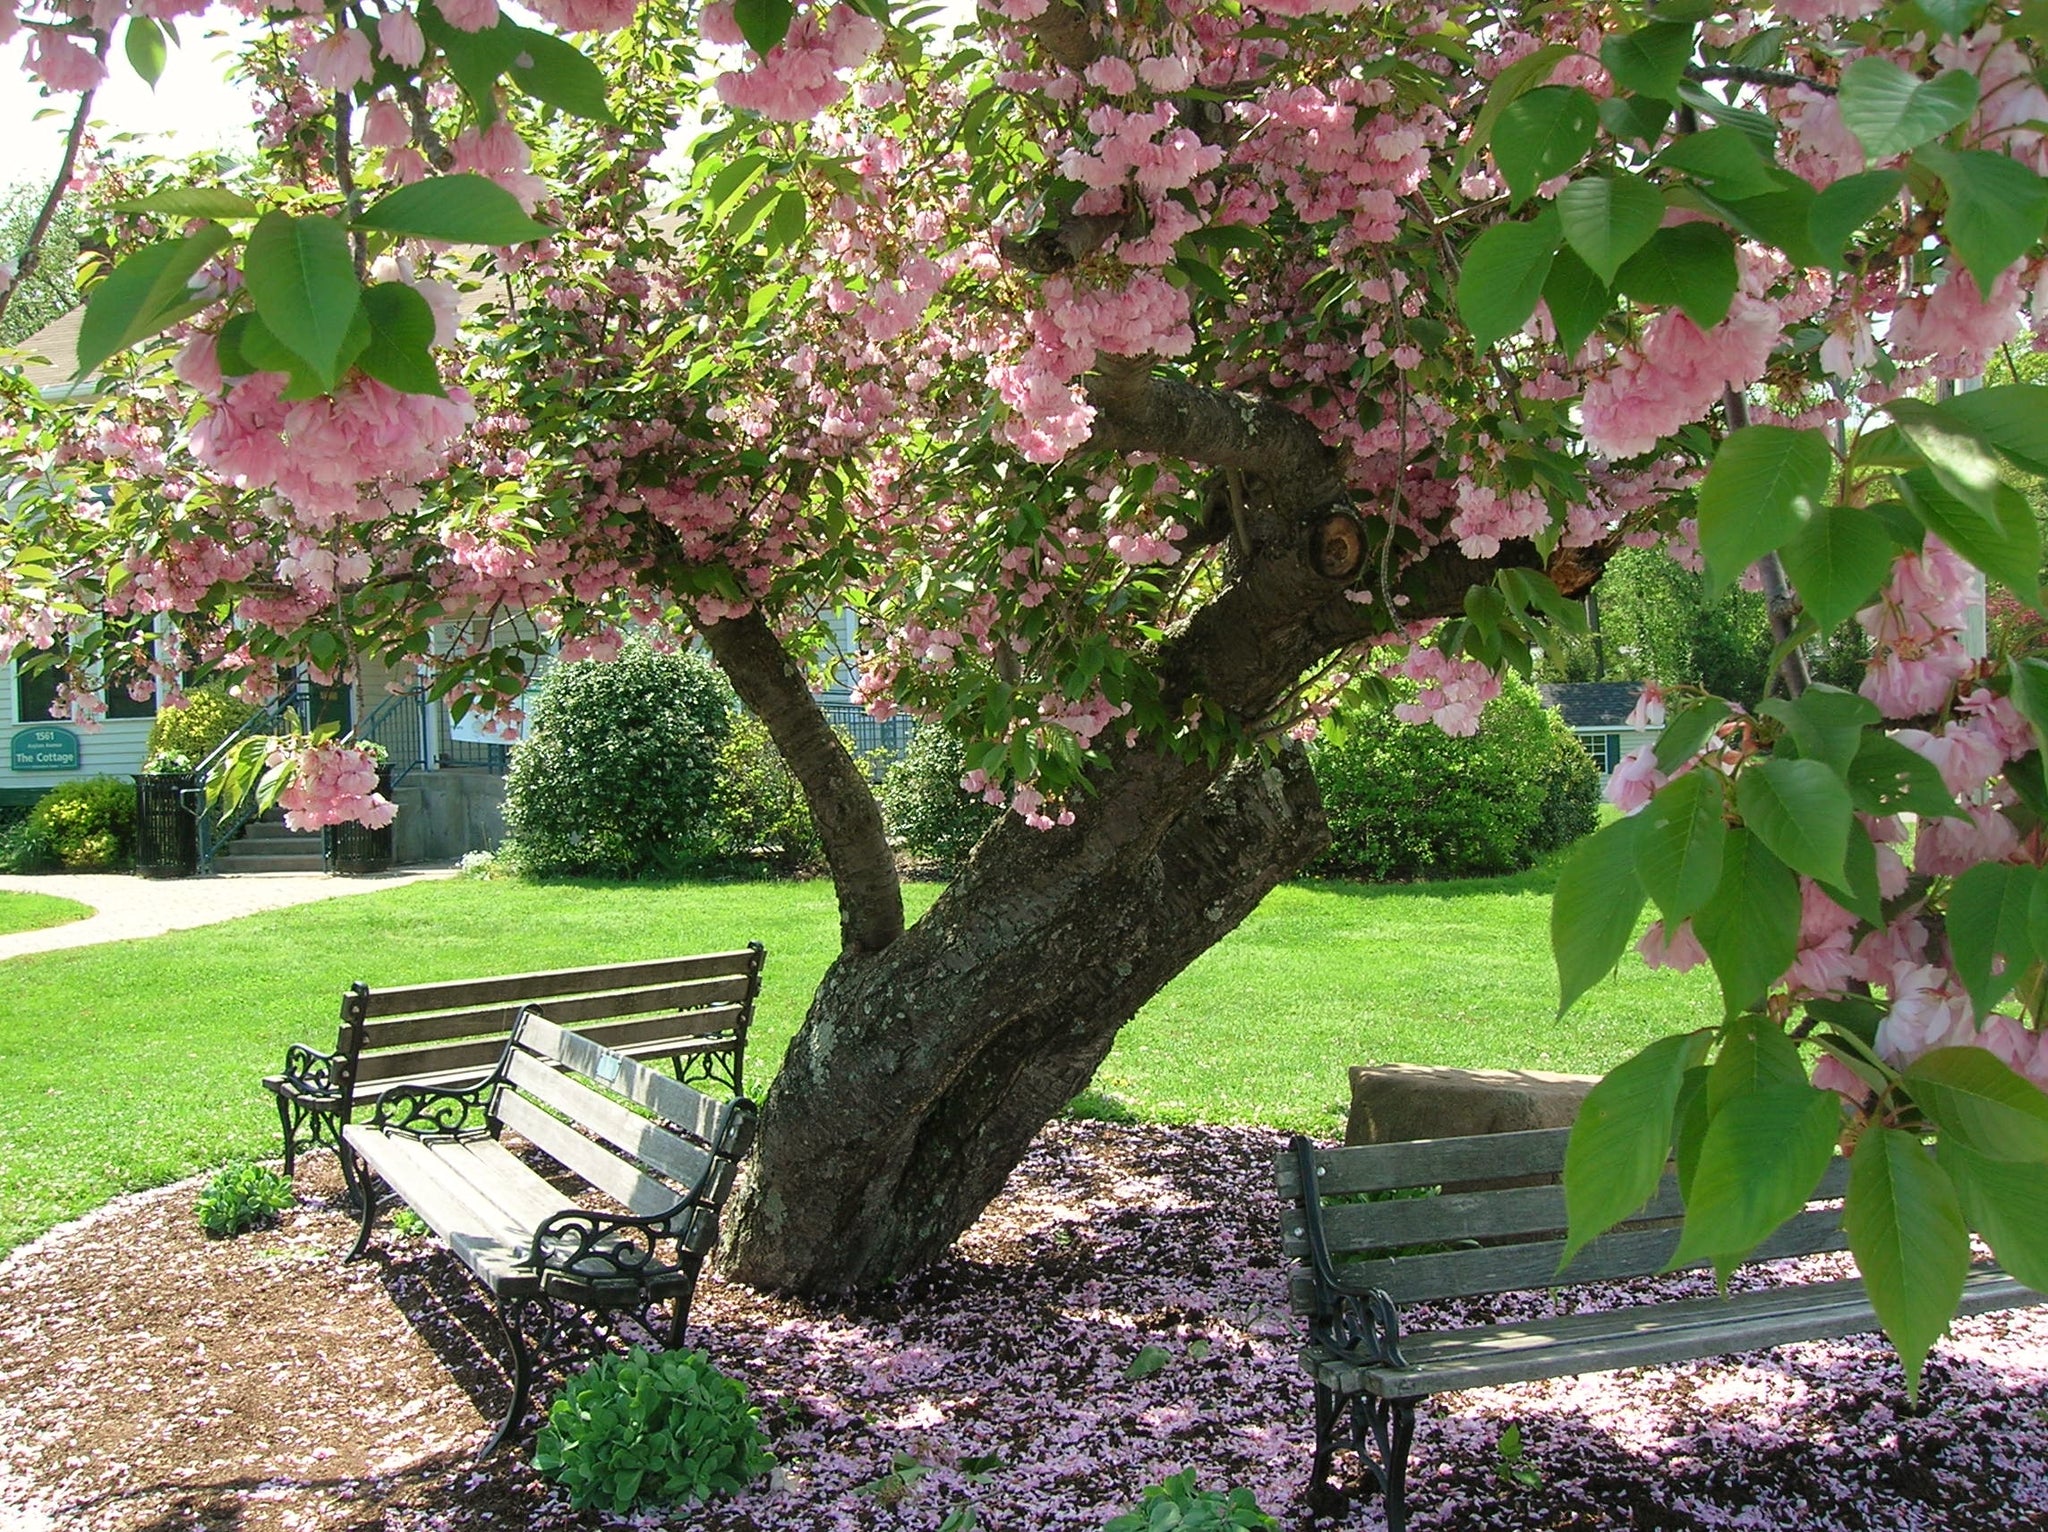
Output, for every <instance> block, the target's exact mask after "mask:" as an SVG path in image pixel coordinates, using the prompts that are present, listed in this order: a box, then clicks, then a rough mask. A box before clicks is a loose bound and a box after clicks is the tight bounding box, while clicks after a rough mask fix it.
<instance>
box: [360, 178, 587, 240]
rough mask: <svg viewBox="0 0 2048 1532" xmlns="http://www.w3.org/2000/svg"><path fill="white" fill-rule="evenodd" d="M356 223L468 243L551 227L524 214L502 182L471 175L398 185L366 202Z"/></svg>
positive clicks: (525, 236)
mask: <svg viewBox="0 0 2048 1532" xmlns="http://www.w3.org/2000/svg"><path fill="white" fill-rule="evenodd" d="M355 227H356V228H358V229H372V230H375V231H377V232H379V233H382V234H406V235H410V236H412V237H413V238H415V239H445V240H448V241H450V242H451V243H454V244H470V245H522V244H525V243H526V242H527V241H528V240H532V239H541V238H544V237H545V236H546V235H547V234H548V233H549V232H550V230H549V229H548V226H547V225H546V224H542V223H535V222H534V221H533V220H532V219H531V218H529V217H527V216H526V214H525V213H524V212H522V211H521V210H520V207H519V199H518V198H517V197H515V196H513V195H512V194H511V193H510V192H508V191H506V190H505V188H504V187H502V186H500V185H498V183H497V182H495V181H493V180H490V179H489V178H488V177H485V176H479V175H469V174H463V175H453V176H435V177H433V178H432V179H430V180H426V181H415V182H413V183H412V184H411V185H410V186H401V187H399V188H398V190H396V191H394V192H392V193H390V194H389V195H388V196H384V197H380V198H378V199H377V201H375V202H373V203H372V204H370V206H369V207H368V208H366V209H365V210H364V211H363V212H362V213H361V214H359V215H358V216H357V218H356V221H355Z"/></svg>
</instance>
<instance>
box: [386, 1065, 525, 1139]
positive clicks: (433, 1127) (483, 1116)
mask: <svg viewBox="0 0 2048 1532" xmlns="http://www.w3.org/2000/svg"><path fill="white" fill-rule="evenodd" d="M496 1083H497V1077H496V1076H495V1075H493V1076H492V1077H490V1078H489V1079H486V1080H481V1081H479V1082H478V1083H477V1084H475V1085H471V1086H467V1087H465V1088H463V1089H460V1090H450V1089H446V1088H443V1087H440V1086H433V1085H399V1086H394V1087H393V1088H392V1089H390V1090H388V1091H385V1092H384V1093H383V1094H382V1095H381V1096H379V1097H377V1099H376V1101H375V1102H374V1103H373V1104H372V1111H371V1115H370V1124H369V1125H370V1126H371V1127H372V1128H377V1129H383V1130H385V1131H388V1132H392V1133H403V1134H405V1135H406V1136H407V1137H408V1138H420V1139H434V1138H484V1137H487V1136H488V1135H489V1134H490V1131H491V1124H490V1117H489V1113H490V1104H491V1089H492V1087H493V1086H494V1085H496Z"/></svg>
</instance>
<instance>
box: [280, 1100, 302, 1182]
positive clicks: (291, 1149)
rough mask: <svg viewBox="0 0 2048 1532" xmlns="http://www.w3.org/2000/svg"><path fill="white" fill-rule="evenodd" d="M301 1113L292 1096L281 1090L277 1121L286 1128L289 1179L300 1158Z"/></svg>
mask: <svg viewBox="0 0 2048 1532" xmlns="http://www.w3.org/2000/svg"><path fill="white" fill-rule="evenodd" d="M301 1115H303V1114H302V1112H301V1111H300V1110H295V1109H294V1107H293V1104H292V1099H291V1097H289V1096H287V1095H286V1094H285V1093H284V1092H283V1091H279V1092H278V1094H277V1123H278V1126H279V1127H280V1128H282V1129H283V1130H284V1174H285V1179H286V1180H287V1181H289V1180H290V1179H291V1175H292V1167H293V1166H294V1165H296V1164H297V1163H298V1159H299V1125H298V1121H297V1119H298V1118H299V1117H300V1116H301Z"/></svg>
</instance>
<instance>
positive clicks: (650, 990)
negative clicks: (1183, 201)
mask: <svg viewBox="0 0 2048 1532" xmlns="http://www.w3.org/2000/svg"><path fill="white" fill-rule="evenodd" d="M752 987H753V980H752V979H750V978H748V977H747V976H746V975H744V974H741V975H739V976H737V977H730V978H725V977H721V978H713V979H696V980H692V981H690V982H688V983H682V984H662V985H653V986H641V987H639V988H633V989H626V988H618V987H607V988H605V989H602V990H595V991H589V990H578V991H572V992H567V993H562V992H554V993H536V994H531V995H525V996H521V997H518V998H517V999H515V1000H511V1001H507V1002H504V1003H503V1004H498V1005H488V1006H482V1007H472V1008H470V1009H467V1010H459V1011H434V1012H430V1013H427V1014H424V1015H407V1016H398V1017H393V1018H390V1019H388V1020H383V1021H371V1022H367V1023H365V1024H364V1026H363V1048H364V1050H365V1051H366V1052H367V1051H369V1050H371V1049H378V1048H411V1047H417V1046H419V1045H421V1044H425V1043H438V1042H447V1041H450V1040H452V1039H457V1038H471V1037H479V1036H484V1035H488V1034H496V1035H497V1036H498V1037H499V1038H503V1037H504V1035H505V1034H506V1033H508V1032H510V1031H511V1030H512V1023H513V1022H515V1021H517V1020H518V1019H519V1012H520V1010H521V1008H522V1007H524V1006H529V1005H530V1006H534V1007H537V1008H538V1009H539V1010H541V1011H542V1012H544V1013H545V1014H546V1015H547V1017H548V1019H549V1020H550V1021H553V1022H555V1023H557V1024H558V1025H561V1026H570V1025H573V1024H575V1023H577V1022H582V1021H602V1020H608V1019H610V1018H612V1017H620V1016H641V1015H646V1014H647V1013H649V1012H654V1011H664V1012H668V1013H670V1014H675V1013H677V1012H683V1011H695V1010H699V1009H701V1008H702V1007H705V1006H710V1005H727V1006H734V1005H735V1004H737V1005H738V1006H743V1005H744V1003H745V1001H746V999H747V996H748V993H749V991H750V990H751V989H752ZM373 993H374V992H373Z"/></svg>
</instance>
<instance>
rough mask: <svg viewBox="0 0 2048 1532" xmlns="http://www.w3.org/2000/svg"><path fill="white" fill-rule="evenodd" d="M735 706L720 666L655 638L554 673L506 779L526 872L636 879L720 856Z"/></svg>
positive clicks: (511, 825) (512, 826) (510, 819)
mask: <svg viewBox="0 0 2048 1532" xmlns="http://www.w3.org/2000/svg"><path fill="white" fill-rule="evenodd" d="M731 707H732V693H731V692H730V690H729V689H728V688H727V687H726V684H725V681H724V678H723V677H721V676H720V675H719V674H718V672H717V670H716V669H715V668H714V667H713V666H712V664H711V662H710V661H708V660H705V659H701V658H699V657H697V656H696V655H689V654H660V653H657V652H656V651H655V650H654V648H653V647H652V646H651V645H649V644H648V643H646V642H645V641H644V640H634V641H632V642H630V643H628V644H627V645H626V647H625V649H624V651H623V652H622V653H621V654H620V655H619V656H618V658H616V659H613V660H579V661H576V662H574V663H572V664H567V665H558V666H556V667H555V668H554V669H553V670H551V671H549V672H548V674H547V676H546V678H545V679H544V680H543V681H542V683H541V686H540V694H539V696H538V697H536V698H535V700H534V704H533V711H532V716H531V718H530V719H529V721H528V725H527V733H526V739H525V742H524V743H522V744H521V745H520V746H519V747H518V748H517V749H516V750H514V751H513V752H512V773H511V777H510V779H509V780H508V781H507V783H506V785H505V826H506V829H507V832H508V833H509V834H510V836H511V838H512V840H513V842H514V843H515V844H516V846H517V847H518V853H517V854H518V860H519V863H520V865H521V867H522V868H523V869H524V870H525V871H527V872H530V873H535V874H542V875H545V874H554V873H595V874H598V875H600V876H605V877H629V878H630V877H639V876H642V875H645V874H648V873H673V872H685V871H688V870H690V869H692V868H696V867H702V866H704V865H706V864H707V863H709V862H712V861H715V860H716V859H717V857H718V855H719V853H720V850H721V848H722V843H723V841H722V837H721V835H720V833H719V827H718V821H717V815H716V813H715V811H714V806H713V796H714V792H715V789H716V787H717V784H718V777H719V763H718V753H719V747H720V746H721V745H722V744H723V743H724V740H725V737H726V732H727V728H728V720H729V715H730V711H731Z"/></svg>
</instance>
